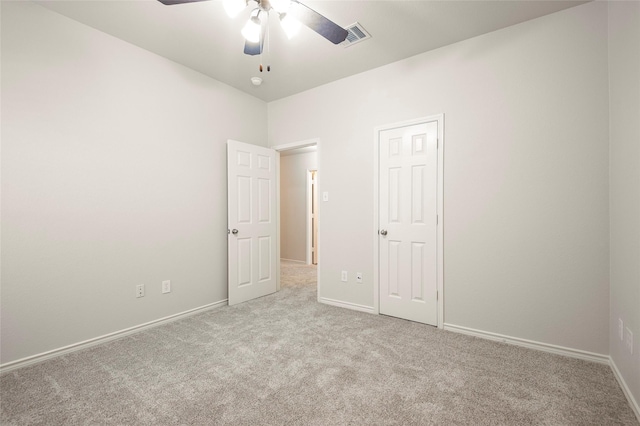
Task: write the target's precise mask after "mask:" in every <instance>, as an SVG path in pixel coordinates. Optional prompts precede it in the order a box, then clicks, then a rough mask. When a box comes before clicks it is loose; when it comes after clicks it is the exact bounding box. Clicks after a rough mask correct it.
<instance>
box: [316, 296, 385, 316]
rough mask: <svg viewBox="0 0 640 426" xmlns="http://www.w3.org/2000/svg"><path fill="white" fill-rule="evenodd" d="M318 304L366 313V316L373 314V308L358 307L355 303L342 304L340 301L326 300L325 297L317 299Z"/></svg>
mask: <svg viewBox="0 0 640 426" xmlns="http://www.w3.org/2000/svg"><path fill="white" fill-rule="evenodd" d="M318 302H320V303H324V304H325V305H331V306H337V307H339V308H345V309H351V310H352V311H360V312H366V313H368V314H373V313H374V312H373V307H371V306H364V305H358V304H356V303H349V302H343V301H341V300H334V299H328V298H326V297H319V298H318Z"/></svg>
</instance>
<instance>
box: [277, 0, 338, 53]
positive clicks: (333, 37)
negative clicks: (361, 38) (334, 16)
mask: <svg viewBox="0 0 640 426" xmlns="http://www.w3.org/2000/svg"><path fill="white" fill-rule="evenodd" d="M290 13H292V14H293V16H294V17H295V18H296V19H297V20H298V21H300V22H301V23H303V24H304V25H306V26H307V27H309V28H311V29H312V30H313V31H315V32H317V33H318V34H320V35H321V36H322V37H324V38H326V39H327V40H329V41H330V42H331V43H333V44H339V43H342V42H343V41H344V40H345V39H346V38H347V34H349V33H348V32H347V30H345V29H344V28H342V27H341V26H340V25H338V24H336V23H335V22H333V21H331V20H330V19H328V18H325V17H324V16H322V15H320V14H319V13H318V12H316V11H315V10H313V9H311V8H310V7H309V6H305V5H304V4H302V3H299V2H297V1H293V2H292V4H291V10H290Z"/></svg>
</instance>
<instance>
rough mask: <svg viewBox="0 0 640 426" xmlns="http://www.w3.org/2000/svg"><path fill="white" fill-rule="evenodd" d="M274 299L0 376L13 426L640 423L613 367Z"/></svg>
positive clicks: (306, 283)
mask: <svg viewBox="0 0 640 426" xmlns="http://www.w3.org/2000/svg"><path fill="white" fill-rule="evenodd" d="M283 269H284V272H283V286H282V287H283V289H282V291H280V292H279V293H277V294H274V295H270V296H267V297H263V298H260V299H257V300H254V301H251V302H247V303H244V304H241V305H237V306H233V307H223V308H220V309H217V310H213V311H208V312H205V313H202V314H200V315H196V316H193V317H190V318H186V319H184V320H180V321H176V322H173V323H170V324H166V325H163V326H159V327H156V328H153V329H150V330H147V331H144V332H141V333H138V334H135V335H131V336H129V337H125V338H123V339H120V340H117V341H113V342H110V343H107V344H104V345H100V346H96V347H93V348H90V349H87V350H84V351H81V352H76V353H72V354H68V355H65V356H62V357H59V358H56V359H52V360H49V361H46V362H44V363H41V364H37V365H34V366H30V367H25V368H22V369H19V370H15V371H12V372H9V373H5V374H3V375H2V376H1V377H0V398H1V399H0V407H1V415H0V422H1V423H2V424H3V425H27V424H28V425H36V424H42V425H75V424H86V425H106V424H128V425H174V424H175V425H177V424H184V425H218V424H220V425H222V424H229V425H231V424H233V425H364V424H370V425H431V424H433V425H637V422H636V420H635V417H634V414H633V412H632V411H631V408H630V407H629V405H628V404H627V402H626V400H625V398H624V395H623V394H622V391H621V390H620V388H619V386H618V384H617V382H616V380H615V378H614V376H613V374H612V372H611V370H610V369H609V367H607V366H605V365H600V364H594V363H590V362H585V361H581V360H576V359H572V358H566V357H562V356H557V355H551V354H547V353H543V352H538V351H533V350H529V349H524V348H519V347H515V346H510V345H506V344H500V343H496V342H491V341H487V340H482V339H477V338H473V337H469V336H464V335H460V334H455V333H450V332H445V331H438V330H436V329H434V328H432V327H428V326H424V325H420V324H416V323H411V322H408V321H403V320H400V319H395V318H390V317H384V316H375V315H370V314H365V313H360V312H354V311H349V310H346V309H341V308H336V307H332V306H327V305H323V304H319V303H317V302H316V290H315V267H313V266H311V267H308V266H301V265H296V264H292V263H286V264H284V265H283Z"/></svg>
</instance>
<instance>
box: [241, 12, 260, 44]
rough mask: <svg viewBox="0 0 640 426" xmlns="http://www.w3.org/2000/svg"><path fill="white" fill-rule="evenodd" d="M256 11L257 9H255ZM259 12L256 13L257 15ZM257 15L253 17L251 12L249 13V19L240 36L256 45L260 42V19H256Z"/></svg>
mask: <svg viewBox="0 0 640 426" xmlns="http://www.w3.org/2000/svg"><path fill="white" fill-rule="evenodd" d="M256 10H257V9H256ZM259 13H260V12H258V14H259ZM258 14H256V15H255V16H253V12H252V13H251V15H252V16H251V18H249V21H247V23H246V24H245V26H244V28H242V31H241V33H242V36H243V37H244V38H245V40H247V41H249V42H251V43H258V42H259V41H260V27H261V22H260V18H258Z"/></svg>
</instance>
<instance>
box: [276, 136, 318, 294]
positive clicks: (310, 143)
mask: <svg viewBox="0 0 640 426" xmlns="http://www.w3.org/2000/svg"><path fill="white" fill-rule="evenodd" d="M308 146H315V147H316V148H317V152H318V153H319V152H320V139H318V138H314V139H306V140H303V141H299V142H292V143H287V144H283V145H276V146H272V147H270V148H271V149H274V150H276V152H278V153H280V152H281V151H289V150H292V149H299V148H306V147H308ZM316 166H317V167H316V169H317V170H320V155H318V159H317V164H316ZM317 185H318V177H317V176H316V186H317ZM276 200H277V204H276V215H277V218H278V230H277V234H278V239H277V241H276V254H277V255H278V275H277V283H276V290H277V291H280V154H278V155H277V156H276ZM318 229H320V228H319V225H318ZM318 238H319V237H318ZM317 273H318V297H320V261H319V260H318V269H317Z"/></svg>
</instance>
